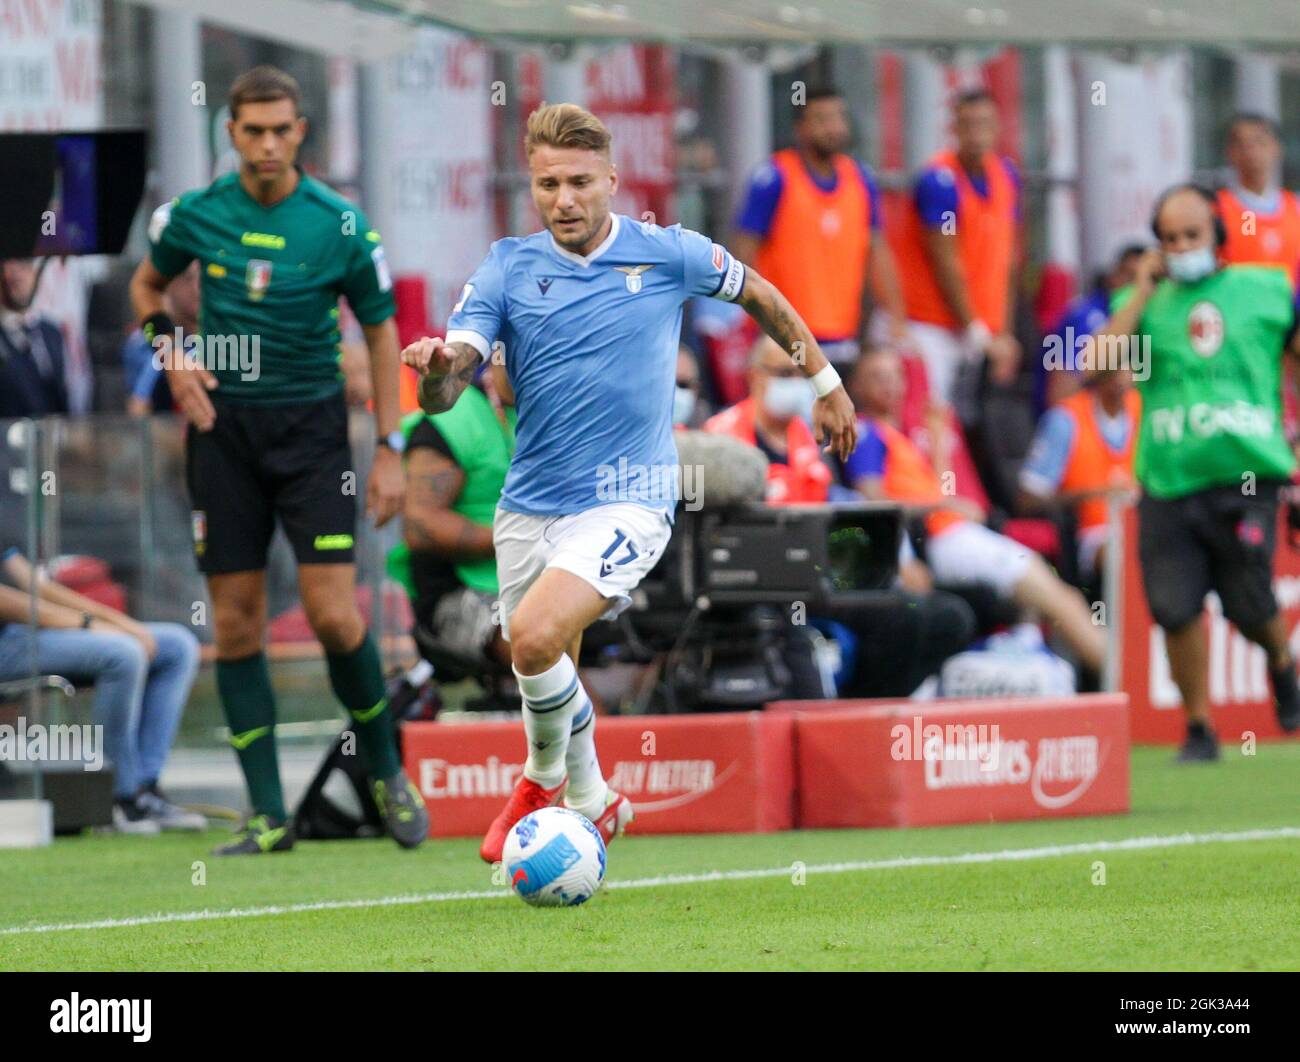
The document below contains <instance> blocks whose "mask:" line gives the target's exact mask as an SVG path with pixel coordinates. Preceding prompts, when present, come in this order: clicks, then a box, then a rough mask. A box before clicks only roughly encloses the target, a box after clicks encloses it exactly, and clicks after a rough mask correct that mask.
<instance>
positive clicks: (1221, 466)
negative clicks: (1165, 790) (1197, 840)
mask: <svg viewBox="0 0 1300 1062" xmlns="http://www.w3.org/2000/svg"><path fill="white" fill-rule="evenodd" d="M1152 229H1153V231H1154V232H1155V235H1156V237H1157V239H1159V241H1160V249H1159V250H1156V249H1152V250H1149V251H1147V252H1146V253H1145V254H1144V255H1143V256H1142V258H1141V259H1139V261H1138V265H1137V269H1136V275H1135V279H1134V282H1133V284H1132V285H1130V286H1129V287H1126V288H1121V289H1120V290H1119V291H1117V292H1116V293H1115V295H1114V297H1113V299H1112V304H1111V309H1112V316H1111V319H1110V321H1109V322H1107V324H1106V327H1105V328H1104V329H1103V330H1102V333H1101V336H1102V337H1107V336H1109V337H1115V338H1116V339H1118V338H1119V337H1136V338H1138V339H1139V341H1140V342H1141V341H1148V342H1149V353H1150V365H1149V369H1150V372H1149V375H1148V374H1147V373H1144V372H1143V373H1138V374H1137V375H1136V378H1135V382H1136V384H1137V387H1138V388H1139V390H1140V392H1141V394H1142V422H1141V429H1140V432H1139V435H1138V443H1137V458H1136V463H1137V468H1136V472H1137V479H1138V482H1139V483H1140V484H1141V486H1142V499H1141V501H1140V502H1139V504H1138V556H1139V559H1140V561H1141V565H1142V582H1143V586H1144V588H1145V590H1146V596H1147V602H1148V604H1149V605H1150V607H1151V615H1152V617H1153V618H1154V619H1155V621H1156V622H1157V623H1158V624H1160V626H1161V627H1162V628H1163V629H1164V631H1165V645H1166V648H1167V651H1168V653H1169V670H1170V672H1171V673H1172V675H1173V678H1174V682H1175V683H1176V684H1177V686H1178V689H1179V692H1180V693H1181V694H1182V697H1183V707H1184V709H1185V710H1186V712H1187V738H1186V741H1185V743H1184V745H1183V748H1182V751H1181V752H1180V754H1179V760H1180V761H1182V762H1189V761H1204V760H1215V759H1218V757H1219V747H1218V742H1217V740H1216V739H1215V736H1214V732H1213V730H1212V729H1211V727H1210V699H1209V694H1208V692H1207V688H1206V662H1207V654H1206V646H1205V628H1204V625H1203V624H1202V622H1201V609H1202V606H1203V604H1204V601H1205V595H1206V594H1208V593H1209V592H1210V591H1211V590H1213V591H1215V592H1217V593H1218V595H1219V598H1220V600H1221V601H1222V602H1223V614H1224V615H1225V616H1226V617H1227V618H1228V619H1229V620H1230V621H1231V622H1232V623H1234V624H1236V626H1237V628H1238V629H1239V630H1240V631H1241V632H1242V634H1244V635H1246V637H1247V638H1249V639H1251V640H1252V641H1253V642H1255V643H1256V644H1258V645H1260V646H1262V647H1263V648H1264V650H1265V651H1266V652H1267V653H1268V667H1269V674H1270V677H1271V679H1272V684H1273V696H1274V702H1275V707H1276V710H1277V717H1278V722H1279V723H1280V724H1281V726H1282V728H1283V729H1284V730H1288V731H1289V730H1294V729H1296V728H1297V727H1300V691H1298V690H1297V687H1296V675H1295V666H1296V665H1295V658H1294V657H1293V656H1292V653H1291V649H1290V647H1289V645H1288V644H1287V631H1286V624H1285V622H1284V620H1283V617H1282V614H1281V613H1280V612H1279V611H1278V606H1277V601H1276V599H1275V598H1274V596H1273V549H1274V545H1275V540H1276V537H1277V536H1276V528H1277V507H1278V500H1279V491H1280V490H1281V488H1282V487H1283V486H1284V485H1285V483H1286V482H1287V481H1288V480H1289V479H1290V477H1291V473H1292V470H1293V469H1294V467H1295V459H1294V457H1293V456H1292V453H1291V447H1290V446H1289V445H1288V444H1287V440H1286V437H1285V435H1284V433H1283V426H1282V394H1281V388H1282V357H1283V355H1284V354H1288V355H1290V356H1291V357H1293V358H1300V336H1298V334H1297V330H1296V312H1295V300H1294V294H1293V293H1292V290H1291V284H1290V278H1288V276H1287V275H1286V273H1285V272H1283V271H1282V270H1281V269H1275V268H1266V267H1260V266H1246V265H1229V266H1223V265H1221V264H1220V262H1219V257H1218V249H1219V247H1220V246H1222V244H1223V243H1224V235H1225V234H1224V230H1223V222H1222V221H1221V219H1220V218H1219V216H1218V213H1217V211H1216V209H1215V202H1214V196H1213V194H1212V193H1211V192H1209V191H1208V190H1206V189H1204V188H1201V187H1199V186H1198V185H1179V186H1176V187H1174V188H1172V189H1170V190H1169V191H1167V192H1166V193H1165V194H1164V195H1163V196H1161V198H1160V200H1159V202H1158V203H1157V205H1156V209H1155V213H1154V215H1153V217H1152ZM1103 349H1115V347H1114V346H1113V345H1110V346H1107V347H1104V348H1103ZM1140 349H1141V348H1139V350H1140ZM1138 367H1139V368H1141V367H1143V366H1138Z"/></svg>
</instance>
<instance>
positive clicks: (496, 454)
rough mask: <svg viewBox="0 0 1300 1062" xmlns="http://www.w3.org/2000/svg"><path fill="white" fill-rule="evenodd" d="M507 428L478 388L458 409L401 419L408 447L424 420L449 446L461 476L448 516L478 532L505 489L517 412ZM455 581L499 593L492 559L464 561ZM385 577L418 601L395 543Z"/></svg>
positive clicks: (403, 550)
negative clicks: (474, 526) (476, 527)
mask: <svg viewBox="0 0 1300 1062" xmlns="http://www.w3.org/2000/svg"><path fill="white" fill-rule="evenodd" d="M505 413H506V428H505V429H502V427H501V422H500V421H499V420H497V415H496V413H495V411H494V410H493V409H492V403H491V402H489V401H488V397H487V395H485V394H484V393H483V392H482V391H480V390H479V389H478V388H477V387H468V388H466V389H465V392H464V393H463V394H462V395H461V396H460V398H459V399H458V400H457V402H456V404H455V405H454V406H452V407H451V409H449V410H447V411H446V412H445V413H434V414H428V413H424V412H423V411H418V410H417V411H416V412H414V413H411V414H409V415H408V416H406V417H404V418H403V419H402V425H401V431H402V435H403V436H404V437H405V438H406V440H407V442H408V443H409V442H410V439H411V434H412V433H413V432H414V431H415V429H416V427H417V426H418V425H419V423H420V422H421V421H422V420H424V419H425V418H428V419H429V420H431V421H432V422H433V425H434V427H435V428H437V429H438V431H439V432H440V433H441V435H442V437H443V438H444V439H446V440H447V445H448V447H450V449H451V453H452V457H453V458H454V459H455V461H456V464H458V465H459V466H460V468H461V471H462V472H463V473H464V474H465V485H464V487H462V488H461V492H460V496H459V497H458V498H457V499H456V504H455V505H453V506H452V507H451V509H452V512H456V513H460V515H461V516H463V517H465V519H466V520H470V521H472V522H473V523H476V524H479V525H480V526H482V527H491V526H492V520H493V518H494V517H495V516H496V511H497V502H498V501H499V500H500V498H501V490H502V488H503V487H504V486H505V482H506V472H507V471H508V470H509V468H510V458H511V455H513V454H514V451H515V410H514V407H513V406H507V407H506V410H505ZM455 570H456V577H457V578H458V579H459V580H460V581H461V582H462V583H464V584H465V585H466V586H468V587H469V588H470V589H472V590H481V591H483V592H485V593H489V594H495V593H496V592H497V562H496V559H495V558H494V557H483V558H481V559H479V560H472V561H466V562H464V563H463V564H457V565H456V566H455ZM388 574H389V575H390V576H392V578H394V579H396V580H397V581H398V582H400V583H401V584H402V585H403V586H405V587H406V592H407V593H408V594H410V595H411V599H412V600H414V599H415V597H416V591H415V581H414V579H413V578H412V576H411V551H410V548H409V547H408V546H407V545H406V543H405V542H399V543H398V544H397V545H396V546H394V547H393V548H392V549H391V550H390V551H389V553H388Z"/></svg>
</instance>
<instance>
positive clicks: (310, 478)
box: [131, 66, 429, 855]
mask: <svg viewBox="0 0 1300 1062" xmlns="http://www.w3.org/2000/svg"><path fill="white" fill-rule="evenodd" d="M298 98H299V93H298V85H297V82H295V81H294V80H293V78H291V77H290V76H289V75H288V74H285V73H284V72H282V71H280V70H276V69H275V68H273V67H267V66H260V67H256V68H255V69H253V70H250V71H249V72H248V73H246V74H244V75H242V76H241V77H240V78H238V79H237V80H236V81H235V83H234V85H233V86H231V91H230V121H228V122H227V123H226V128H227V131H228V132H229V134H230V139H231V142H232V143H233V144H234V146H235V148H236V150H237V151H238V152H239V155H240V159H241V164H240V168H239V171H238V172H237V173H231V174H227V175H225V176H223V177H220V178H218V179H217V180H216V181H214V182H213V183H212V184H211V185H210V186H208V187H207V188H203V189H199V190H197V191H193V192H188V193H186V194H185V195H183V196H181V197H180V198H178V199H175V200H173V201H172V202H171V203H169V204H165V205H164V206H162V207H160V208H159V209H158V210H157V211H156V212H155V213H154V216H153V220H152V222H151V224H150V232H149V235H150V241H151V244H152V249H151V252H150V255H149V257H147V258H146V259H145V260H144V261H143V262H141V263H140V266H139V268H138V269H137V270H136V273H135V276H134V277H133V278H132V280H131V300H132V303H133V304H134V306H135V310H136V313H137V314H138V315H139V317H140V319H141V321H142V322H143V326H144V329H145V333H146V335H147V336H148V337H149V339H150V341H151V342H153V341H154V340H155V339H157V338H160V337H163V336H171V335H172V334H173V324H172V322H171V321H170V320H169V319H168V318H167V316H166V315H165V314H164V313H163V309H162V293H163V291H164V289H165V288H166V287H167V284H168V283H169V281H170V280H171V278H172V277H174V276H176V275H177V274H179V273H181V272H183V271H184V269H185V268H186V267H187V266H188V265H189V264H190V262H191V261H193V260H194V259H196V258H197V259H198V260H199V263H200V267H201V269H202V284H203V293H202V313H201V329H202V332H203V335H202V336H201V337H199V338H200V340H201V343H200V345H199V347H198V349H199V350H200V351H203V352H205V353H206V355H207V356H206V358H204V359H202V361H203V362H204V364H201V365H193V364H189V362H191V361H196V360H200V359H194V358H192V357H191V355H192V351H191V350H190V349H188V348H190V346H191V344H190V337H186V342H185V345H186V347H187V350H186V355H187V357H186V358H185V359H184V360H182V359H181V358H180V356H179V355H180V353H181V352H180V351H176V352H175V354H176V355H177V356H176V357H171V358H167V359H166V363H167V365H168V368H167V382H168V384H169V385H170V386H171V391H172V396H173V398H174V399H175V401H176V405H177V408H178V409H180V410H181V411H182V412H183V413H184V414H185V416H186V417H187V418H188V419H189V421H190V426H189V434H188V438H187V446H186V462H187V467H186V474H187V479H188V481H189V490H190V495H191V499H192V502H193V506H194V514H193V531H194V550H195V553H196V555H197V557H198V563H199V568H200V569H201V570H202V571H203V573H204V574H205V575H206V576H207V581H208V591H209V594H210V595H211V597H212V608H213V618H214V623H215V628H216V643H217V688H218V691H219V693H220V696H221V703H222V707H223V708H224V709H225V714H226V721H227V723H228V724H229V726H230V734H231V738H230V742H231V744H232V745H234V747H235V750H236V752H237V753H238V755H239V762H240V766H241V767H242V768H243V771H244V777H245V779H246V781H247V783H248V791H249V798H250V801H251V803H252V806H253V815H252V816H251V817H250V819H249V821H248V822H247V824H246V825H245V827H244V828H243V830H242V831H241V832H240V834H239V835H238V836H237V837H236V839H235V840H234V841H233V842H232V843H230V844H228V845H225V846H223V847H222V848H219V849H218V850H217V854H220V855H239V854H257V853H260V852H281V851H286V850H287V849H290V848H292V847H293V842H294V837H293V832H292V828H291V827H290V825H289V823H288V821H287V820H288V815H287V814H286V812H285V807H284V795H283V793H282V791H281V788H280V775H279V768H278V765H277V762H276V753H275V695H274V693H273V691H272V689H271V679H270V673H269V672H268V670H267V665H266V657H265V655H264V654H263V651H262V644H263V640H264V638H265V635H266V571H265V569H266V551H267V546H268V544H269V543H270V540H271V534H272V531H273V530H274V526H275V521H276V519H277V518H278V519H279V521H280V523H281V525H282V526H283V527H284V530H285V533H286V535H287V536H288V538H289V541H290V543H291V544H292V546H293V549H294V554H295V555H296V557H297V559H298V589H299V594H300V596H301V599H302V604H303V608H304V610H305V611H306V614H307V619H308V622H310V623H311V626H312V630H313V631H315V633H316V636H317V637H318V638H319V639H320V640H321V644H322V645H323V646H324V647H325V656H326V660H327V662H328V667H329V676H330V683H331V685H332V686H333V688H334V693H335V695H336V696H337V697H338V698H339V700H340V701H342V702H343V706H344V707H345V708H346V709H347V710H348V712H349V714H350V715H351V717H352V724H353V727H354V729H355V731H356V733H357V736H358V740H359V741H360V743H361V746H362V749H363V750H364V752H365V755H366V759H367V763H368V765H369V768H370V772H371V776H372V779H373V791H374V796H375V801H376V803H377V804H378V806H379V809H380V811H381V812H382V813H383V815H384V818H385V821H386V822H387V824H388V828H389V830H390V831H391V833H392V834H393V837H394V838H395V839H396V841H397V842H398V844H400V845H402V846H403V847H407V848H410V847H414V846H415V845H417V844H419V843H420V841H421V840H423V839H424V837H425V835H426V834H427V833H428V825H429V823H428V813H427V812H426V810H425V807H424V802H423V800H422V799H421V797H420V794H419V791H418V790H417V789H416V788H415V786H414V785H412V784H411V782H410V780H409V779H408V778H407V777H406V775H405V774H404V773H403V771H402V769H401V764H400V763H399V761H398V758H397V745H396V741H395V737H394V733H393V723H392V718H391V716H390V714H389V711H388V704H387V700H386V698H385V695H384V677H383V670H382V667H381V664H380V660H379V653H378V651H377V649H376V647H375V643H374V641H373V640H372V639H371V637H370V634H369V633H368V632H367V630H366V626H365V623H364V622H363V621H362V619H361V614H360V612H359V611H358V610H357V606H356V599H355V593H354V591H355V586H356V567H355V564H354V562H353V537H352V536H353V532H354V531H355V528H356V506H355V503H354V500H353V497H354V494H355V486H354V483H355V473H354V472H353V471H352V454H351V450H350V448H349V445H348V421H347V409H346V407H345V404H344V398H343V383H342V376H341V373H340V371H339V330H338V312H339V311H338V298H339V296H340V295H344V296H346V298H347V300H348V304H349V306H351V308H352V311H353V312H354V313H355V314H356V316H357V319H358V320H359V321H360V322H361V325H362V327H363V328H364V330H365V336H366V344H367V346H368V347H369V350H370V361H371V375H372V379H373V382H374V400H375V420H376V427H377V430H378V433H379V444H380V445H379V447H378V448H377V450H376V453H375V462H374V467H373V468H372V469H371V472H370V480H369V483H368V484H367V489H366V508H367V511H368V512H369V514H370V515H371V516H373V517H374V518H375V521H376V523H377V524H383V523H385V522H386V521H387V520H389V519H390V518H391V517H392V516H393V515H394V513H396V512H397V511H398V509H399V507H400V505H401V500H402V490H403V477H402V469H401V459H400V457H399V454H398V451H399V450H400V448H401V436H400V434H399V433H398V432H397V421H398V403H397V390H398V378H397V377H398V370H397V366H398V354H397V332H396V329H395V327H394V325H393V321H392V317H393V310H394V307H393V297H392V292H391V287H392V283H391V280H390V279H389V275H388V270H387V267H386V266H385V264H384V252H383V247H382V245H381V244H380V242H379V234H378V233H377V232H374V231H372V230H371V229H370V228H369V226H368V225H367V224H366V220H365V218H364V216H363V215H362V214H361V212H360V211H359V210H358V209H357V208H356V207H355V206H353V205H352V204H351V203H349V202H348V201H347V200H346V199H343V198H341V197H340V196H338V195H335V194H334V193H333V192H332V191H331V190H330V189H328V188H327V187H325V186H324V185H323V184H321V183H320V182H318V181H315V180H313V179H312V178H310V177H308V176H306V175H305V174H304V173H303V172H302V171H301V170H300V169H298V168H297V167H296V166H295V165H294V159H295V157H296V155H297V153H298V147H299V145H300V144H301V143H302V140H303V136H304V135H305V133H306V129H307V122H306V119H304V118H303V117H301V116H300V115H299V113H298ZM240 342H243V343H245V344H249V343H254V342H255V343H256V346H254V347H253V348H252V352H253V353H254V354H255V357H253V358H252V359H248V360H245V359H231V358H230V357H229V355H230V352H231V350H232V349H235V350H237V349H239V344H240ZM163 349H164V352H165V353H168V352H167V351H166V348H163ZM231 360H237V361H238V364H236V365H231V364H230V361H231ZM222 361H225V362H226V364H225V365H224V366H222V365H221V362H222Z"/></svg>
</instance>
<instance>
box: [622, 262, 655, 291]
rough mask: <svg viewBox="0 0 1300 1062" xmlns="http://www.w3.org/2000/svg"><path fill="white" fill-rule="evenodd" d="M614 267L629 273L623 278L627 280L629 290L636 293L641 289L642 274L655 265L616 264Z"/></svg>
mask: <svg viewBox="0 0 1300 1062" xmlns="http://www.w3.org/2000/svg"><path fill="white" fill-rule="evenodd" d="M614 268H615V269H617V270H618V271H619V272H620V273H626V274H627V276H626V277H624V278H623V279H624V280H626V281H627V290H628V291H630V292H631V293H632V294H633V295H635V294H636V293H637V292H638V291H640V290H641V274H642V273H644V272H646V271H647V270H650V269H653V268H654V265H653V264H651V265H639V266H615V267H614Z"/></svg>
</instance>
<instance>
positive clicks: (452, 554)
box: [402, 446, 493, 561]
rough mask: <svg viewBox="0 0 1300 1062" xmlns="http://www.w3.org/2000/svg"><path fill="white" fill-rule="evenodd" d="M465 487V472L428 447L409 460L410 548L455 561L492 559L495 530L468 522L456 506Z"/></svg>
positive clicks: (406, 519) (405, 525)
mask: <svg viewBox="0 0 1300 1062" xmlns="http://www.w3.org/2000/svg"><path fill="white" fill-rule="evenodd" d="M464 486H465V473H464V471H462V470H461V468H460V466H459V465H457V464H456V463H455V462H454V461H452V460H451V459H450V458H449V457H447V456H446V454H442V453H439V452H438V451H437V450H433V449H431V448H429V447H427V446H420V447H416V448H415V449H413V450H411V451H410V453H408V454H407V457H406V505H405V509H404V510H403V513H402V516H403V520H402V529H403V533H404V534H405V536H406V545H407V546H408V547H409V548H410V549H412V550H415V551H423V552H428V553H436V554H437V555H438V556H440V557H444V558H446V559H447V560H451V561H465V560H477V559H479V558H482V557H491V556H492V555H493V549H492V529H491V528H490V527H485V526H483V525H482V524H476V523H474V522H473V521H472V520H467V519H466V518H465V517H464V516H462V515H461V514H460V513H457V512H453V511H452V508H451V507H452V506H453V505H455V504H456V499H457V498H459V497H460V492H461V490H462V489H464Z"/></svg>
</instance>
